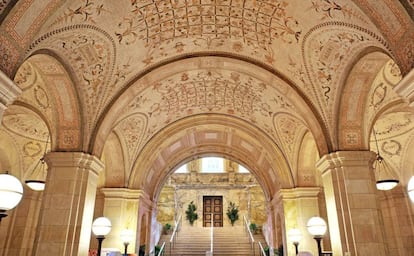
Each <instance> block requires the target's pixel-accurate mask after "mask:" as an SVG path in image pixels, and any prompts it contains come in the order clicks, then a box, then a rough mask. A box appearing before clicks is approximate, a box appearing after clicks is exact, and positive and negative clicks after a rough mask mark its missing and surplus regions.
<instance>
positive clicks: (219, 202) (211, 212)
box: [203, 196, 223, 227]
mask: <svg viewBox="0 0 414 256" xmlns="http://www.w3.org/2000/svg"><path fill="white" fill-rule="evenodd" d="M212 224H213V226H214V227H222V226H223V197H222V196H203V227H211V225H212Z"/></svg>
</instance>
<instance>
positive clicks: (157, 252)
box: [154, 245, 161, 255]
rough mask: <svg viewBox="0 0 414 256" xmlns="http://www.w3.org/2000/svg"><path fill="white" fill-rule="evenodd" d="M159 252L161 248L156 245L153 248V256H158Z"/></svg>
mask: <svg viewBox="0 0 414 256" xmlns="http://www.w3.org/2000/svg"><path fill="white" fill-rule="evenodd" d="M160 251H161V246H159V245H156V246H155V248H154V253H155V255H158V254H159V253H160Z"/></svg>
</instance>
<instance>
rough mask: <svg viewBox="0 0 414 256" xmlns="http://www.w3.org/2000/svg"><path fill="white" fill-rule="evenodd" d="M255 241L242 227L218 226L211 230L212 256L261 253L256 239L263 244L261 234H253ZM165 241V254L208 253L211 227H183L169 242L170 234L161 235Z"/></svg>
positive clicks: (181, 255) (168, 255)
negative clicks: (251, 239) (172, 240)
mask: <svg viewBox="0 0 414 256" xmlns="http://www.w3.org/2000/svg"><path fill="white" fill-rule="evenodd" d="M254 239H255V243H254V244H253V246H252V243H251V242H250V240H249V235H248V233H247V232H246V231H245V230H244V229H243V227H218V228H214V231H213V241H214V242H213V254H212V255H214V256H252V255H257V256H259V255H261V254H260V252H259V246H258V241H260V242H261V243H262V245H263V246H264V245H265V244H266V243H265V241H264V238H263V236H262V235H255V236H254ZM163 241H165V242H166V243H165V254H164V255H165V256H170V255H171V256H184V255H191V256H197V255H203V256H206V255H210V254H208V253H207V252H209V251H210V247H211V229H210V228H198V227H183V228H181V230H180V232H179V233H178V235H177V237H176V238H175V242H174V243H173V244H170V242H169V241H170V236H166V235H163V236H162V237H161V240H160V243H162V242H163Z"/></svg>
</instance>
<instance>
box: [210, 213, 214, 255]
mask: <svg viewBox="0 0 414 256" xmlns="http://www.w3.org/2000/svg"><path fill="white" fill-rule="evenodd" d="M213 217H214V216H213V214H211V225H210V226H211V228H210V256H213V244H214V242H213V238H214V219H213Z"/></svg>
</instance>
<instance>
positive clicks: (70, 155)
mask: <svg viewBox="0 0 414 256" xmlns="http://www.w3.org/2000/svg"><path fill="white" fill-rule="evenodd" d="M45 161H46V163H47V165H48V167H49V169H54V168H56V167H58V168H59V167H78V168H79V169H85V170H89V171H93V172H94V173H95V174H96V175H99V173H100V172H101V171H102V170H103V168H104V164H103V163H102V162H101V160H99V158H98V157H96V156H94V155H90V154H87V153H83V152H49V153H47V154H46V156H45Z"/></svg>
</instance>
